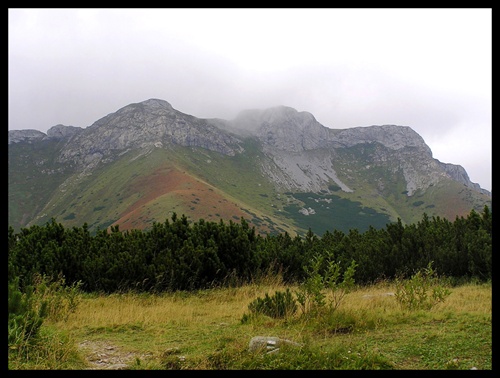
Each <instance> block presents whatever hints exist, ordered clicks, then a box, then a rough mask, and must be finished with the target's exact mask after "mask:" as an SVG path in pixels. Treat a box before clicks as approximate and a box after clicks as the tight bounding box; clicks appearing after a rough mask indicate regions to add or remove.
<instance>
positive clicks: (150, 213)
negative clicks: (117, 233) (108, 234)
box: [113, 165, 262, 231]
mask: <svg viewBox="0 0 500 378" xmlns="http://www.w3.org/2000/svg"><path fill="white" fill-rule="evenodd" d="M134 193H141V197H140V198H139V199H138V200H137V201H135V202H134V203H133V204H132V205H130V206H129V207H128V208H127V209H126V210H125V211H124V212H122V213H121V214H120V218H119V219H118V220H117V221H116V222H115V223H114V224H113V225H119V227H120V230H122V231H124V230H128V229H145V228H147V227H149V226H151V224H152V220H154V221H156V222H164V221H165V220H166V219H169V218H170V216H171V214H172V213H173V212H176V213H177V215H178V216H181V215H182V214H185V215H186V216H187V217H188V218H190V219H192V220H195V221H196V220H198V219H200V218H202V219H205V220H206V221H217V222H218V221H219V220H220V219H222V220H224V221H225V222H226V221H227V222H228V221H229V219H232V220H233V221H234V222H237V221H239V220H240V218H241V217H244V218H245V219H248V218H249V217H248V214H247V213H246V212H244V211H243V210H242V208H241V207H240V206H239V205H238V204H237V203H236V202H233V201H230V200H228V199H227V198H226V197H224V196H223V195H222V194H220V193H219V192H218V191H217V190H216V189H215V188H213V187H211V186H210V185H208V184H207V183H204V182H202V181H200V180H199V179H197V178H196V177H193V176H191V175H189V174H186V173H184V172H181V171H180V170H178V169H177V168H175V167H172V166H167V165H166V166H163V167H160V168H158V169H156V170H155V171H154V172H153V173H151V174H149V175H145V176H141V177H139V178H137V179H136V180H135V181H134V182H133V183H132V185H131V186H130V189H129V195H133V194H134ZM165 204H170V205H165ZM159 209H163V210H164V211H163V212H161V213H160V214H159V213H158V211H159ZM261 228H262V226H261Z"/></svg>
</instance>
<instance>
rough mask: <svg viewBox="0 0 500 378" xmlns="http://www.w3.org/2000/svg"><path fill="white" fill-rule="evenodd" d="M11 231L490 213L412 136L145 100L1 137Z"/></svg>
mask: <svg viewBox="0 0 500 378" xmlns="http://www.w3.org/2000/svg"><path fill="white" fill-rule="evenodd" d="M8 156H9V204H8V206H9V225H11V226H12V227H14V229H16V230H19V229H20V228H23V227H29V226H31V225H34V224H38V225H43V224H45V223H46V222H47V221H49V220H50V219H51V218H55V219H56V220H57V221H58V222H60V223H62V224H63V225H65V226H67V227H72V226H76V227H81V226H82V225H83V224H84V223H87V224H88V226H89V229H90V230H97V229H103V228H106V227H109V226H111V225H119V227H120V229H121V230H126V229H132V228H137V229H148V228H149V227H150V226H151V225H152V224H153V222H164V221H165V220H166V219H170V217H171V215H172V214H173V213H174V212H175V213H177V214H178V215H181V214H185V215H186V216H187V217H188V218H189V219H191V220H198V219H204V220H206V221H217V222H218V221H220V220H223V221H224V222H228V221H229V220H232V221H234V222H238V221H239V220H240V219H241V217H243V218H245V219H246V220H247V221H248V222H249V223H250V224H251V225H252V226H255V227H256V229H257V230H258V231H260V232H271V233H275V232H285V231H286V232H289V233H291V234H296V233H298V234H303V233H305V232H307V230H308V229H309V228H311V230H312V231H313V232H315V233H316V234H318V235H322V234H323V233H324V232H325V231H327V230H328V231H332V230H334V229H338V230H341V231H343V232H348V231H349V230H350V229H358V230H359V231H365V230H367V229H368V228H369V227H370V226H373V227H375V228H382V227H385V226H386V224H387V223H390V222H395V221H397V219H398V218H400V219H401V220H402V222H403V223H414V222H418V221H419V220H421V218H422V215H423V213H426V214H427V215H429V216H440V217H442V218H447V219H449V220H451V221H453V220H454V219H455V218H456V217H457V216H466V215H467V214H469V213H470V211H471V210H472V209H475V210H477V211H482V209H483V207H484V206H485V205H487V206H489V207H491V193H490V192H488V191H487V190H484V189H482V188H481V187H480V186H479V185H478V184H476V183H472V182H471V181H470V180H469V177H468V175H467V172H466V171H465V169H464V168H463V167H461V166H459V165H455V164H449V163H442V162H440V161H439V160H437V159H434V158H433V157H432V151H431V150H430V148H429V147H428V146H427V145H426V144H425V142H424V140H423V139H422V138H421V137H420V136H419V135H418V134H417V133H416V132H415V131H414V130H412V129H411V128H410V127H407V126H396V125H382V126H368V127H355V128H350V129H330V128H327V127H325V126H323V125H321V124H320V123H319V122H318V121H317V120H316V119H315V118H314V116H313V115H312V114H311V113H308V112H298V111H296V110H295V109H293V108H290V107H286V106H279V107H274V108H270V109H264V110H258V109H254V110H251V109H250V110H244V111H242V112H241V113H240V114H239V115H238V116H237V117H236V118H235V119H233V120H224V119H202V118H197V117H194V116H192V115H188V114H184V113H182V112H179V111H178V110H176V109H174V108H173V107H172V106H171V105H170V104H169V103H168V102H167V101H164V100H159V99H149V100H146V101H143V102H140V103H134V104H130V105H127V106H125V107H123V108H121V109H119V110H118V111H116V112H115V113H111V114H108V115H107V116H105V117H103V118H101V119H99V120H97V121H96V122H95V123H94V124H92V125H91V126H89V127H87V128H79V127H73V126H64V125H56V126H54V127H52V128H51V129H49V130H48V131H47V134H45V133H42V132H40V131H37V130H14V131H9V136H8Z"/></svg>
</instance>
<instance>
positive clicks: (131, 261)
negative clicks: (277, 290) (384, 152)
mask: <svg viewBox="0 0 500 378" xmlns="http://www.w3.org/2000/svg"><path fill="white" fill-rule="evenodd" d="M326 253H327V254H328V255H329V256H332V255H333V256H334V257H335V259H336V260H337V261H338V262H339V264H340V265H341V266H342V268H343V269H348V267H349V265H350V264H351V262H352V261H355V262H356V264H357V269H356V272H355V276H354V280H355V282H356V283H357V284H361V285H362V284H369V283H372V282H375V281H377V280H380V279H395V278H397V277H409V276H410V275H411V274H412V273H414V272H415V271H418V270H420V269H424V268H426V267H427V266H428V264H429V263H430V262H432V263H433V266H434V268H435V270H436V271H437V272H439V274H441V275H444V276H447V277H450V278H455V279H457V280H470V279H477V280H480V281H488V280H491V270H492V214H491V210H490V209H489V208H488V207H487V206H485V207H484V209H483V211H482V212H481V213H478V212H476V211H474V210H472V211H471V212H470V213H469V215H468V216H467V217H458V216H457V217H456V219H455V221H453V222H452V221H449V220H447V219H444V218H441V217H439V216H433V217H432V218H430V217H428V216H427V214H423V218H422V220H421V221H419V222H417V223H414V224H408V225H403V224H402V222H401V219H398V220H397V222H394V223H388V224H387V225H386V227H385V228H381V229H375V228H373V227H370V228H369V229H368V230H367V231H366V232H363V233H360V232H359V231H358V230H356V229H351V230H349V232H348V233H344V232H342V231H339V230H332V231H327V232H325V233H324V234H323V236H321V237H319V236H317V235H315V234H314V233H313V232H312V231H311V230H310V229H309V231H308V232H307V233H306V234H305V235H304V236H299V235H297V236H294V237H292V236H291V235H290V234H288V233H287V232H285V233H281V234H259V233H257V232H256V230H255V227H250V225H249V223H248V222H247V221H246V220H245V219H244V218H241V220H240V222H233V221H232V220H229V222H228V223H226V222H224V221H222V220H221V221H220V222H218V223H217V222H212V221H210V222H208V221H205V220H203V219H200V220H198V221H195V222H190V221H188V219H187V217H186V216H185V215H182V216H180V217H178V216H177V214H175V213H174V214H173V215H172V217H171V219H166V221H165V222H163V223H154V224H153V225H152V227H151V228H150V229H149V230H138V229H134V230H127V231H120V230H119V226H111V227H110V228H109V229H104V230H97V231H96V232H94V233H90V232H89V230H88V225H87V224H86V223H85V224H84V225H83V226H82V227H72V228H64V227H63V225H62V224H61V223H58V222H57V221H56V220H55V219H54V218H52V219H51V221H49V222H47V223H46V224H45V225H44V226H38V225H33V226H31V227H29V228H22V229H21V230H20V231H19V232H15V231H14V229H13V228H12V227H11V226H9V237H8V276H9V282H13V281H14V280H17V281H18V282H19V285H20V288H22V287H27V286H29V285H31V284H32V280H33V277H34V275H35V274H42V275H46V276H49V277H61V276H62V277H64V279H65V282H66V284H67V285H72V284H74V283H77V282H78V283H81V289H82V290H84V291H87V292H104V293H111V292H117V291H128V290H138V291H152V292H164V291H177V290H198V289H206V288H211V287H216V286H227V285H237V284H245V283H250V282H252V280H253V279H254V278H255V277H258V276H259V275H262V274H265V273H266V274H269V273H280V274H282V276H283V279H284V281H285V282H287V283H294V282H301V281H302V280H304V279H305V278H306V276H305V275H306V269H305V268H306V267H307V266H309V264H310V263H311V261H312V260H313V257H315V256H321V255H322V254H326Z"/></svg>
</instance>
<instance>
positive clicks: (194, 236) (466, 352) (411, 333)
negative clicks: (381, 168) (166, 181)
mask: <svg viewBox="0 0 500 378" xmlns="http://www.w3.org/2000/svg"><path fill="white" fill-rule="evenodd" d="M491 226H492V214H491V212H490V210H489V208H488V207H485V208H484V209H483V212H482V213H477V212H475V211H474V210H472V211H471V213H470V214H469V215H468V216H467V217H466V218H464V217H461V218H458V217H457V218H456V220H455V221H454V222H450V221H447V220H445V219H441V218H439V217H432V218H429V217H427V216H426V215H425V214H424V217H423V219H422V220H421V221H420V222H418V223H416V224H411V225H402V223H401V221H400V220H399V221H398V222H397V223H393V224H387V226H386V228H385V229H381V230H376V229H374V228H372V227H370V228H369V230H368V231H366V232H364V233H360V232H359V231H357V230H351V231H350V232H349V233H348V234H344V233H342V232H341V231H335V232H333V233H326V234H324V235H323V236H321V237H318V236H317V235H315V234H314V233H313V232H312V231H311V230H309V232H308V233H307V234H306V235H305V236H304V237H301V236H298V235H297V236H295V237H293V238H292V237H291V236H290V235H288V234H287V233H284V234H278V235H271V234H268V235H266V236H262V235H260V234H257V233H256V231H255V229H254V228H250V227H249V225H248V223H247V222H246V221H245V220H244V219H242V220H241V221H240V223H235V222H233V221H231V220H230V221H229V222H228V223H224V222H223V221H220V222H207V221H204V220H200V221H198V222H189V221H188V219H187V218H186V217H185V216H184V215H182V216H181V217H177V215H176V213H174V214H173V215H172V217H171V219H170V220H166V221H165V222H164V223H154V224H153V227H152V228H151V230H150V231H141V230H135V229H132V230H126V231H123V232H122V231H120V230H119V227H118V226H113V227H111V228H110V230H100V231H97V232H96V233H90V232H89V230H88V226H87V225H86V224H84V225H83V227H81V228H77V227H73V228H71V229H68V228H64V227H63V226H62V225H61V224H60V223H57V222H56V221H55V220H54V219H53V220H52V221H51V222H48V223H47V224H46V225H45V226H43V227H42V226H31V227H30V228H26V229H22V230H21V231H20V232H18V233H16V232H15V231H14V229H13V228H12V227H9V239H8V241H9V244H8V281H9V295H8V298H9V306H8V307H9V368H10V369H33V368H38V369H82V368H107V369H108V368H109V369H217V370H220V369H301V370H302V369H491V345H492V344H491V279H492V243H491V242H492V240H491V237H492V228H491ZM253 336H272V337H279V338H283V339H287V340H292V341H293V342H294V343H296V345H295V344H294V347H291V346H290V347H289V346H288V345H285V346H283V347H280V350H279V351H278V352H276V353H263V352H265V350H264V351H262V350H260V351H258V353H255V352H251V351H249V341H250V340H251V338H252V337H253ZM108 355H109V359H106V358H103V357H102V356H108ZM99 356H101V357H99ZM110 361H114V362H113V363H111V362H110ZM115 362H116V363H115Z"/></svg>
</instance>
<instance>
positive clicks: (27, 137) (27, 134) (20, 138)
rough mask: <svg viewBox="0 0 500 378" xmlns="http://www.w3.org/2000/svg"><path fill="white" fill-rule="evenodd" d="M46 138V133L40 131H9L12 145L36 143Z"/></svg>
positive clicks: (9, 139)
mask: <svg viewBox="0 0 500 378" xmlns="http://www.w3.org/2000/svg"><path fill="white" fill-rule="evenodd" d="M45 137H46V134H45V133H42V132H41V131H39V130H32V129H26V130H9V136H8V142H9V144H12V143H19V142H28V143H31V142H34V141H38V140H41V139H43V138H45Z"/></svg>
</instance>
